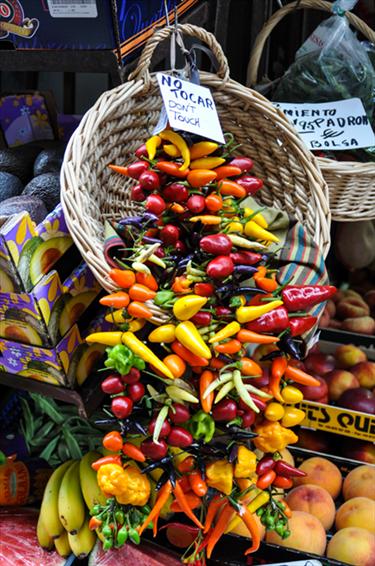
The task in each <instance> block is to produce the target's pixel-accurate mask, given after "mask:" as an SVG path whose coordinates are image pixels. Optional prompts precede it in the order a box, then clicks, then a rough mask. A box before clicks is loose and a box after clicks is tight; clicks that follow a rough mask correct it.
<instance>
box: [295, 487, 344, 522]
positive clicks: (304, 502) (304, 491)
mask: <svg viewBox="0 0 375 566" xmlns="http://www.w3.org/2000/svg"><path fill="white" fill-rule="evenodd" d="M286 502H287V503H288V505H289V507H290V508H291V509H292V511H305V513H310V515H314V517H316V518H317V519H319V521H320V522H321V523H322V525H323V527H324V528H325V530H326V531H328V530H329V529H330V528H331V527H332V525H333V522H334V520H335V512H336V508H335V503H334V501H333V499H332V497H331V495H330V494H329V493H328V491H326V490H325V489H323V488H322V487H320V486H319V485H313V484H305V485H299V486H298V487H295V488H294V489H292V491H290V492H289V493H288V495H287V497H286Z"/></svg>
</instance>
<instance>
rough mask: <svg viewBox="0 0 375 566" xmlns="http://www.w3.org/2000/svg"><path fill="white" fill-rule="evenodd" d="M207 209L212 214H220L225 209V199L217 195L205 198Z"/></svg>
mask: <svg viewBox="0 0 375 566" xmlns="http://www.w3.org/2000/svg"><path fill="white" fill-rule="evenodd" d="M205 203H206V208H207V210H209V211H210V212H218V211H219V210H221V209H222V208H223V199H222V198H221V196H220V195H218V194H216V193H211V194H210V195H208V196H207V197H206V198H205Z"/></svg>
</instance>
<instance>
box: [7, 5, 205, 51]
mask: <svg viewBox="0 0 375 566" xmlns="http://www.w3.org/2000/svg"><path fill="white" fill-rule="evenodd" d="M198 1H199V0H181V1H180V2H177V11H178V15H179V16H182V15H183V14H185V13H186V12H187V11H188V10H189V9H190V8H192V7H193V6H194V5H195V4H197V3H198ZM167 5H168V9H169V14H170V18H171V20H173V8H174V0H167ZM2 7H3V8H2V10H1V12H0V39H3V40H7V41H12V42H13V44H14V45H15V47H16V48H17V49H115V48H116V41H115V33H114V24H113V22H114V18H116V15H114V14H112V7H111V0H65V1H64V2H61V0H34V1H33V2H30V1H26V0H7V2H4V3H2ZM117 21H118V29H119V34H120V43H121V53H122V57H123V58H125V57H126V58H129V56H130V55H131V54H133V53H134V52H135V51H136V49H138V48H139V47H141V46H142V45H143V44H144V43H145V41H146V40H147V39H148V38H149V37H150V35H151V34H152V31H153V28H154V27H155V26H159V27H160V26H163V25H164V24H165V12H164V0H117Z"/></svg>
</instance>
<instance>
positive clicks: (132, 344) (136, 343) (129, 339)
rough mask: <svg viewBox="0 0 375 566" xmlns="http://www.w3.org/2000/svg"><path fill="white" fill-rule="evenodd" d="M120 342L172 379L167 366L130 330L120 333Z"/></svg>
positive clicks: (172, 376)
mask: <svg viewBox="0 0 375 566" xmlns="http://www.w3.org/2000/svg"><path fill="white" fill-rule="evenodd" d="M121 340H122V343H123V344H125V345H126V346H127V347H128V348H130V350H131V351H132V352H133V353H134V354H136V355H137V356H139V357H140V358H141V359H142V360H143V361H145V362H147V363H149V364H151V365H152V366H154V367H155V368H156V369H157V370H159V371H160V372H161V373H162V374H163V375H165V376H166V377H168V378H169V379H174V375H173V373H172V372H171V370H170V369H169V368H167V366H166V365H165V364H164V363H163V362H162V361H161V360H159V358H158V357H157V356H156V355H155V354H154V353H153V352H152V350H150V348H148V346H146V345H145V344H144V343H143V342H141V340H139V338H137V337H136V336H135V334H133V333H132V332H124V333H123V334H122V338H121Z"/></svg>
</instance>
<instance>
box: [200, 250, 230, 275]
mask: <svg viewBox="0 0 375 566" xmlns="http://www.w3.org/2000/svg"><path fill="white" fill-rule="evenodd" d="M233 271H234V264H233V261H232V260H231V259H230V257H229V256H226V255H218V256H217V257H215V258H214V259H212V260H211V261H210V262H209V264H208V265H207V267H206V273H207V275H208V276H209V277H212V279H225V278H226V277H228V275H231V274H232V273H233Z"/></svg>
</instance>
